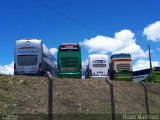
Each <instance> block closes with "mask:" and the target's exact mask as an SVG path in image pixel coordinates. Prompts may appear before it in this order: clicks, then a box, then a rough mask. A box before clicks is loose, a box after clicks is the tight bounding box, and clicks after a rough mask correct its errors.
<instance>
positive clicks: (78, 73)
mask: <svg viewBox="0 0 160 120" xmlns="http://www.w3.org/2000/svg"><path fill="white" fill-rule="evenodd" d="M58 77H62V78H63V77H64V78H65V77H66V78H82V74H81V72H77V73H58Z"/></svg>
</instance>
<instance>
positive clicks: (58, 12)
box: [34, 0, 105, 34]
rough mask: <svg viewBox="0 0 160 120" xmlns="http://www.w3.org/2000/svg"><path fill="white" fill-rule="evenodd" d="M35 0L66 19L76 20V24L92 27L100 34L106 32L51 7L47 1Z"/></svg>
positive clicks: (91, 28) (92, 29)
mask: <svg viewBox="0 0 160 120" xmlns="http://www.w3.org/2000/svg"><path fill="white" fill-rule="evenodd" d="M34 1H35V2H36V3H38V4H40V5H41V6H43V7H45V8H47V9H49V10H51V11H53V12H55V13H57V14H59V15H61V16H63V17H64V18H66V19H68V20H70V21H72V22H74V23H76V24H78V25H80V26H83V27H85V28H87V29H90V30H91V31H94V32H97V33H99V34H105V33H104V32H101V31H99V30H97V29H95V28H93V27H91V26H89V25H87V24H84V23H82V22H80V21H78V20H76V19H74V18H73V17H71V16H68V15H66V14H65V13H63V12H61V11H59V10H57V9H55V8H53V7H51V6H49V5H48V4H46V3H43V2H41V1H39V0H34Z"/></svg>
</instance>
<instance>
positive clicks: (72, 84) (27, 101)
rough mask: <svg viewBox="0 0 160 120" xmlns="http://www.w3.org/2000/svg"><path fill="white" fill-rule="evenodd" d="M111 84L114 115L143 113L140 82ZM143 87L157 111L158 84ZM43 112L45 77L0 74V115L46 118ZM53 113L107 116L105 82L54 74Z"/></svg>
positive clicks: (159, 104)
mask: <svg viewBox="0 0 160 120" xmlns="http://www.w3.org/2000/svg"><path fill="white" fill-rule="evenodd" d="M113 85H114V95H115V111H116V114H117V115H123V114H146V110H145V102H144V89H143V87H142V85H140V84H139V83H133V82H125V81H113ZM147 87H148V89H149V92H148V96H149V107H150V113H151V114H159V113H160V84H156V83H147ZM47 112H48V79H47V78H46V77H36V76H7V75H0V114H1V117H3V116H4V115H13V114H15V115H19V116H23V117H24V116H26V115H30V116H37V118H38V117H39V118H38V119H47ZM53 113H54V117H57V119H63V118H64V117H65V119H75V118H82V119H87V120H93V119H95V120H96V119H106V118H108V119H109V117H111V105H110V91H109V85H108V84H107V82H106V81H105V80H92V79H86V80H81V79H58V78H56V79H55V80H53ZM23 117H22V118H23ZM159 117H160V116H159ZM26 119H29V118H26Z"/></svg>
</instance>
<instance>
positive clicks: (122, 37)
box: [80, 29, 147, 59]
mask: <svg viewBox="0 0 160 120" xmlns="http://www.w3.org/2000/svg"><path fill="white" fill-rule="evenodd" d="M80 44H81V45H83V46H85V47H87V48H88V52H89V53H91V52H97V53H103V54H106V53H107V52H113V53H130V54H131V55H132V58H133V59H135V58H146V57H147V52H144V51H143V49H142V48H141V47H140V46H139V45H137V44H136V39H135V35H134V33H133V32H131V31H130V30H126V29H125V30H122V31H120V32H117V33H115V36H114V37H113V38H112V37H108V36H100V35H99V36H96V37H94V38H91V39H85V40H84V41H83V42H81V43H80Z"/></svg>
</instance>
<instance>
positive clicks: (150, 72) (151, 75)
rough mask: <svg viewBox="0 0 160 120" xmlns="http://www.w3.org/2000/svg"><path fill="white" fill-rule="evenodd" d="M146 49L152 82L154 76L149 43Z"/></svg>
mask: <svg viewBox="0 0 160 120" xmlns="http://www.w3.org/2000/svg"><path fill="white" fill-rule="evenodd" d="M148 51H149V63H150V79H151V82H153V81H154V77H153V74H152V62H151V52H150V46H149V44H148Z"/></svg>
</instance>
